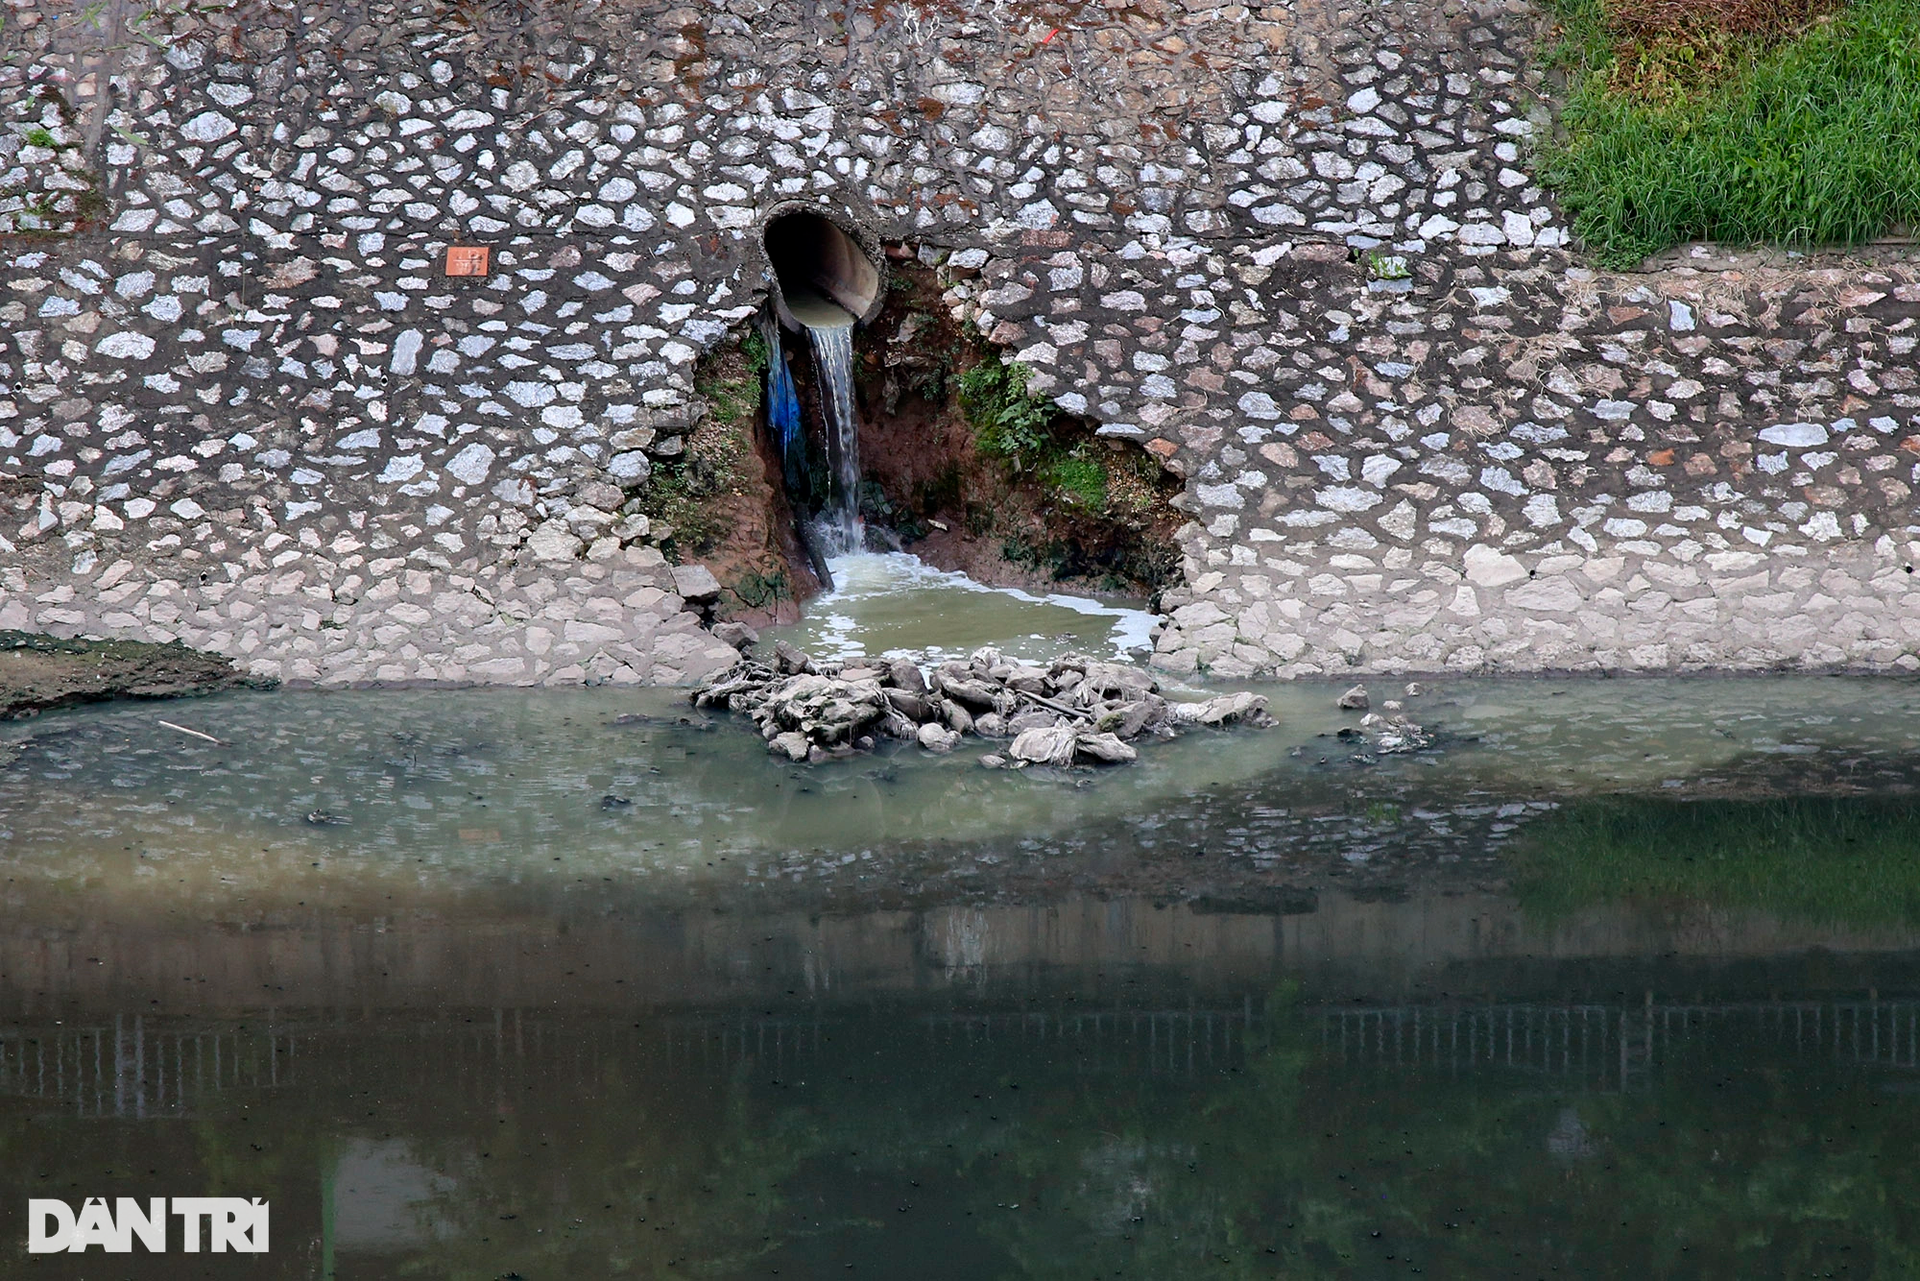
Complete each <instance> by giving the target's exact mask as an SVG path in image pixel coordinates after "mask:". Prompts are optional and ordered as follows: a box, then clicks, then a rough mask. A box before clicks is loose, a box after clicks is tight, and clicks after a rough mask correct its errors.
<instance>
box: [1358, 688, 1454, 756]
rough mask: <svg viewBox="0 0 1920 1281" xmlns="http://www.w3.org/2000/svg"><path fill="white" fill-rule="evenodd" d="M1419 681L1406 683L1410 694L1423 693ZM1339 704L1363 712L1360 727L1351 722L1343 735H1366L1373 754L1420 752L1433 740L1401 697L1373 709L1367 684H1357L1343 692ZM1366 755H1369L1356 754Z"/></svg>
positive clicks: (1417, 694)
mask: <svg viewBox="0 0 1920 1281" xmlns="http://www.w3.org/2000/svg"><path fill="white" fill-rule="evenodd" d="M1420 694H1421V689H1420V685H1419V683H1418V682H1414V683H1411V684H1409V685H1408V686H1407V694H1406V696H1407V697H1408V698H1418V697H1420ZM1338 706H1339V708H1340V710H1341V711H1343V712H1364V713H1365V715H1363V716H1362V717H1361V718H1360V728H1358V729H1354V728H1352V727H1351V726H1349V727H1347V728H1345V729H1342V730H1341V731H1340V737H1341V738H1343V739H1354V738H1357V739H1363V740H1365V741H1366V744H1367V748H1368V751H1370V752H1371V753H1372V755H1373V756H1398V755H1401V754H1402V753H1406V752H1417V751H1420V750H1422V749H1423V748H1428V747H1431V746H1433V744H1434V736H1433V735H1432V734H1431V733H1430V732H1429V731H1428V730H1427V729H1426V727H1424V726H1422V725H1416V724H1415V723H1414V722H1413V719H1412V718H1411V717H1409V716H1408V715H1407V713H1406V705H1405V704H1403V703H1401V702H1400V701H1399V700H1398V699H1392V698H1390V699H1387V700H1386V701H1385V702H1383V703H1381V704H1380V710H1379V711H1377V712H1376V711H1373V710H1372V707H1373V700H1372V698H1371V697H1369V696H1368V694H1367V687H1366V686H1365V685H1355V686H1354V687H1353V688H1352V689H1350V690H1348V691H1347V692H1346V693H1344V694H1342V695H1340V698H1339V701H1338ZM1356 759H1362V760H1363V761H1364V759H1366V758H1356Z"/></svg>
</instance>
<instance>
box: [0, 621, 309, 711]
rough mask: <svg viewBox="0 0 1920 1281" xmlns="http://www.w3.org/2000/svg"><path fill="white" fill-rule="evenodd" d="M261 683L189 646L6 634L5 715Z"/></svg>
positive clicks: (1, 656)
mask: <svg viewBox="0 0 1920 1281" xmlns="http://www.w3.org/2000/svg"><path fill="white" fill-rule="evenodd" d="M271 683H272V682H266V684H271ZM260 684H262V682H258V681H255V680H253V679H251V678H249V677H247V676H246V675H244V674H243V673H241V672H240V671H239V670H238V669H237V668H235V667H234V665H233V664H232V663H231V662H229V661H228V660H227V659H224V658H222V657H220V656H219V655H218V654H206V653H202V652H201V651H199V650H196V649H188V648H187V647H186V646H185V645H180V644H169V645H152V644H147V643H145V642H141V641H87V640H62V639H59V638H57V637H53V636H43V635H38V634H35V633H31V632H17V631H0V719H5V720H23V719H26V718H27V717H30V716H37V715H38V714H39V713H41V712H43V711H47V710H49V709H51V708H55V707H70V706H73V705H75V704H78V703H98V702H105V701H107V700H109V699H116V698H183V697H188V696H191V695H195V694H210V693H212V692H214V691H215V690H222V689H234V688H237V687H241V686H253V687H257V686H259V685H260Z"/></svg>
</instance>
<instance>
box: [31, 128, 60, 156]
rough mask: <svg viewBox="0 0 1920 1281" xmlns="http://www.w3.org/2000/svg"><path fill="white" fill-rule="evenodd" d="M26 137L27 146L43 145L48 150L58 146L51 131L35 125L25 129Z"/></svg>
mask: <svg viewBox="0 0 1920 1281" xmlns="http://www.w3.org/2000/svg"><path fill="white" fill-rule="evenodd" d="M26 139H27V145H28V146H30V147H45V148H47V149H48V150H49V151H52V150H56V149H58V147H59V146H60V144H59V142H58V141H56V140H55V138H54V136H53V135H52V134H51V133H48V132H47V131H46V130H45V129H41V128H37V127H36V128H33V129H29V130H27V133H26Z"/></svg>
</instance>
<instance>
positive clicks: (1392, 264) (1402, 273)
mask: <svg viewBox="0 0 1920 1281" xmlns="http://www.w3.org/2000/svg"><path fill="white" fill-rule="evenodd" d="M1366 264H1367V279H1368V280H1406V279H1408V278H1409V277H1411V276H1412V275H1413V268H1411V267H1409V266H1408V265H1407V256H1406V255H1405V254H1383V253H1379V252H1371V253H1369V254H1367V257H1366Z"/></svg>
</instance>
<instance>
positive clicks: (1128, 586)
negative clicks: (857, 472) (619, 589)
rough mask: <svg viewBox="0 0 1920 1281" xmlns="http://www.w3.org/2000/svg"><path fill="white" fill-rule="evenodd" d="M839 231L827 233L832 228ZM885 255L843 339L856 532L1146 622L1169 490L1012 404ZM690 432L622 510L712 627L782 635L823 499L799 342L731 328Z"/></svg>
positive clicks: (1167, 563)
mask: <svg viewBox="0 0 1920 1281" xmlns="http://www.w3.org/2000/svg"><path fill="white" fill-rule="evenodd" d="M836 230H837V229H836ZM895 252H899V254H900V256H899V257H894V256H893V254H892V253H890V255H889V261H888V263H887V266H886V274H885V277H884V279H883V278H881V277H880V275H879V273H878V272H877V271H876V273H875V277H876V279H875V289H876V294H875V297H876V298H878V297H879V293H878V290H879V289H880V288H881V287H884V290H885V302H884V306H882V307H881V308H880V310H879V311H878V313H877V314H876V315H875V316H874V318H873V319H872V320H871V322H870V323H868V324H867V325H865V326H863V327H861V329H860V330H859V331H858V332H857V334H856V337H855V360H854V394H855V399H856V406H857V414H858V419H859V433H860V459H861V469H862V476H861V481H860V486H859V502H860V508H861V512H862V515H863V516H864V518H865V519H866V521H867V522H868V523H869V525H870V526H873V527H875V528H877V529H879V530H884V531H886V533H885V534H884V535H882V538H883V540H884V539H885V538H886V537H889V536H890V537H891V538H893V539H897V540H898V543H899V545H900V547H901V549H902V550H904V551H909V552H912V553H914V554H915V555H917V556H919V557H920V558H921V559H923V560H925V561H926V562H928V563H929V564H931V565H933V566H935V567H936V568H940V569H951V570H959V571H961V572H963V573H966V574H968V575H969V576H971V577H973V578H974V579H976V580H977V581H979V582H982V583H987V584H990V585H994V586H1012V587H1024V588H1028V589H1038V590H1041V591H1061V590H1065V591H1074V592H1100V593H1120V594H1125V595H1129V596H1134V597H1139V598H1144V599H1146V600H1148V601H1149V602H1150V603H1152V604H1153V605H1154V606H1155V607H1157V604H1158V596H1159V594H1160V592H1161V591H1162V590H1163V589H1164V588H1166V587H1169V586H1172V585H1174V584H1175V583H1176V582H1177V580H1178V576H1179V554H1178V552H1177V550H1176V546H1175V543H1174V540H1173V533H1174V531H1175V530H1176V529H1178V528H1179V527H1180V526H1181V525H1182V524H1183V523H1184V522H1185V520H1186V517H1185V516H1183V515H1182V514H1181V513H1180V512H1178V511H1177V510H1175V508H1174V507H1173V505H1172V500H1173V498H1174V497H1175V496H1176V495H1178V494H1179V493H1180V491H1181V482H1180V480H1179V479H1178V478H1177V477H1176V476H1174V475H1173V474H1172V473H1170V472H1168V471H1167V470H1166V469H1165V468H1163V467H1162V466H1161V465H1160V463H1159V461H1158V460H1157V459H1155V458H1154V457H1153V456H1152V455H1151V454H1148V453H1147V452H1146V451H1145V450H1144V449H1142V448H1140V447H1139V446H1138V445H1136V444H1133V443H1132V442H1128V441H1119V440H1110V439H1107V438H1103V437H1100V436H1098V435H1096V434H1095V429H1096V424H1095V423H1093V422H1090V421H1088V420H1085V419H1082V418H1078V417H1075V416H1074V415H1071V414H1068V413H1065V412H1064V411H1062V410H1060V409H1059V408H1058V406H1056V405H1054V404H1053V402H1052V401H1050V400H1047V399H1046V398H1044V397H1039V396H1034V395H1031V394H1029V393H1028V392H1027V391H1026V387H1025V380H1024V371H1023V370H1022V369H1021V368H1020V367H1019V366H1017V365H1010V364H1008V363H1006V362H1005V361H1004V360H1003V358H1002V354H1001V353H1000V352H998V351H996V350H994V349H993V348H992V346H991V345H990V344H988V343H987V342H986V341H985V340H984V339H983V338H982V337H981V336H980V335H979V334H978V332H977V331H972V330H969V329H967V328H965V327H963V326H961V325H960V324H959V323H958V322H956V321H954V320H953V318H952V317H951V315H950V313H949V312H948V310H947V307H946V304H945V302H944V301H943V300H942V298H941V296H940V295H941V288H940V283H939V281H938V279H937V278H936V276H935V273H934V271H933V270H932V269H930V268H927V267H925V266H922V265H920V264H919V263H918V262H917V261H915V260H914V259H913V256H912V254H911V252H910V251H895ZM773 359H784V360H785V361H786V362H787V367H788V369H789V370H790V371H791V373H792V375H793V381H794V385H795V389H796V391H797V393H798V396H799V399H800V402H801V417H802V420H803V422H804V423H805V424H806V430H805V441H804V458H803V460H802V461H801V463H800V465H799V467H798V469H797V470H798V484H797V486H795V487H794V489H793V490H792V492H789V491H788V487H787V486H786V485H784V484H783V481H782V460H781V458H780V456H779V453H778V451H777V449H776V447H775V445H774V442H773V440H772V438H771V435H770V433H769V430H768V426H767V407H766V368H767V362H768V361H769V360H773ZM696 388H697V390H698V392H699V394H700V397H701V400H702V402H703V404H704V417H703V418H702V419H701V420H700V422H699V423H698V424H697V425H696V427H695V429H694V430H693V431H692V432H690V433H689V434H688V436H687V438H686V442H685V448H684V452H683V453H682V454H681V455H680V456H678V457H676V458H672V459H668V460H665V461H663V462H659V463H657V464H656V465H655V467H654V469H653V472H652V474H651V475H650V476H649V477H648V478H647V479H646V480H644V481H642V482H640V483H639V484H637V485H633V486H630V487H629V491H628V492H629V498H630V501H629V503H628V506H627V510H629V511H631V512H638V513H643V514H645V515H647V516H648V517H649V518H650V519H651V520H653V521H654V522H656V523H657V524H659V525H666V526H669V527H671V530H672V533H671V535H670V537H668V538H666V539H665V540H664V546H665V547H666V548H667V550H668V551H669V554H670V555H672V556H673V557H674V559H676V560H681V561H697V562H699V563H701V564H704V565H706V566H707V567H708V568H710V569H711V570H713V572H714V574H715V576H716V577H717V578H718V579H719V580H720V582H721V584H722V586H723V588H724V593H723V598H722V601H721V603H720V607H719V611H718V612H719V613H720V614H721V615H722V616H724V617H734V618H744V619H746V620H747V621H750V622H754V623H756V624H759V623H764V622H769V621H774V620H780V621H786V620H790V619H791V618H792V617H794V616H795V613H796V611H797V607H798V606H799V605H800V604H801V603H803V602H804V601H805V600H806V599H807V598H808V597H809V596H811V595H812V594H814V593H815V592H817V591H818V590H819V582H818V580H817V579H816V578H815V576H814V575H813V573H812V571H811V569H810V568H809V561H808V557H807V553H806V549H805V548H804V547H803V545H802V544H801V541H800V539H799V537H798V536H797V534H796V518H798V519H802V520H804V519H806V518H808V517H809V516H812V515H815V514H817V513H818V512H820V511H821V510H822V509H823V508H824V507H825V506H826V505H827V502H828V499H829V490H830V482H829V461H828V454H827V448H826V441H825V438H824V431H823V426H822V424H823V415H822V412H821V404H820V388H819V385H818V379H817V376H816V373H815V370H814V366H813V361H812V359H811V356H810V354H809V352H808V350H807V347H806V345H805V343H804V342H803V341H801V340H798V339H797V338H794V337H793V336H791V335H789V336H788V337H787V339H786V341H785V342H784V343H783V344H782V349H781V350H773V349H771V348H770V347H769V345H768V344H767V343H766V341H765V339H764V338H763V337H762V335H761V331H759V330H758V329H757V328H754V327H752V326H743V327H742V328H740V329H737V330H735V331H734V332H733V333H732V334H731V335H729V336H728V337H727V338H726V339H725V340H723V341H722V343H721V344H720V345H719V346H718V347H717V348H716V349H715V350H714V351H713V352H712V353H710V354H709V355H708V357H707V358H706V359H705V360H704V361H703V362H702V363H701V365H700V368H699V370H698V371H697V374H696Z"/></svg>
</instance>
